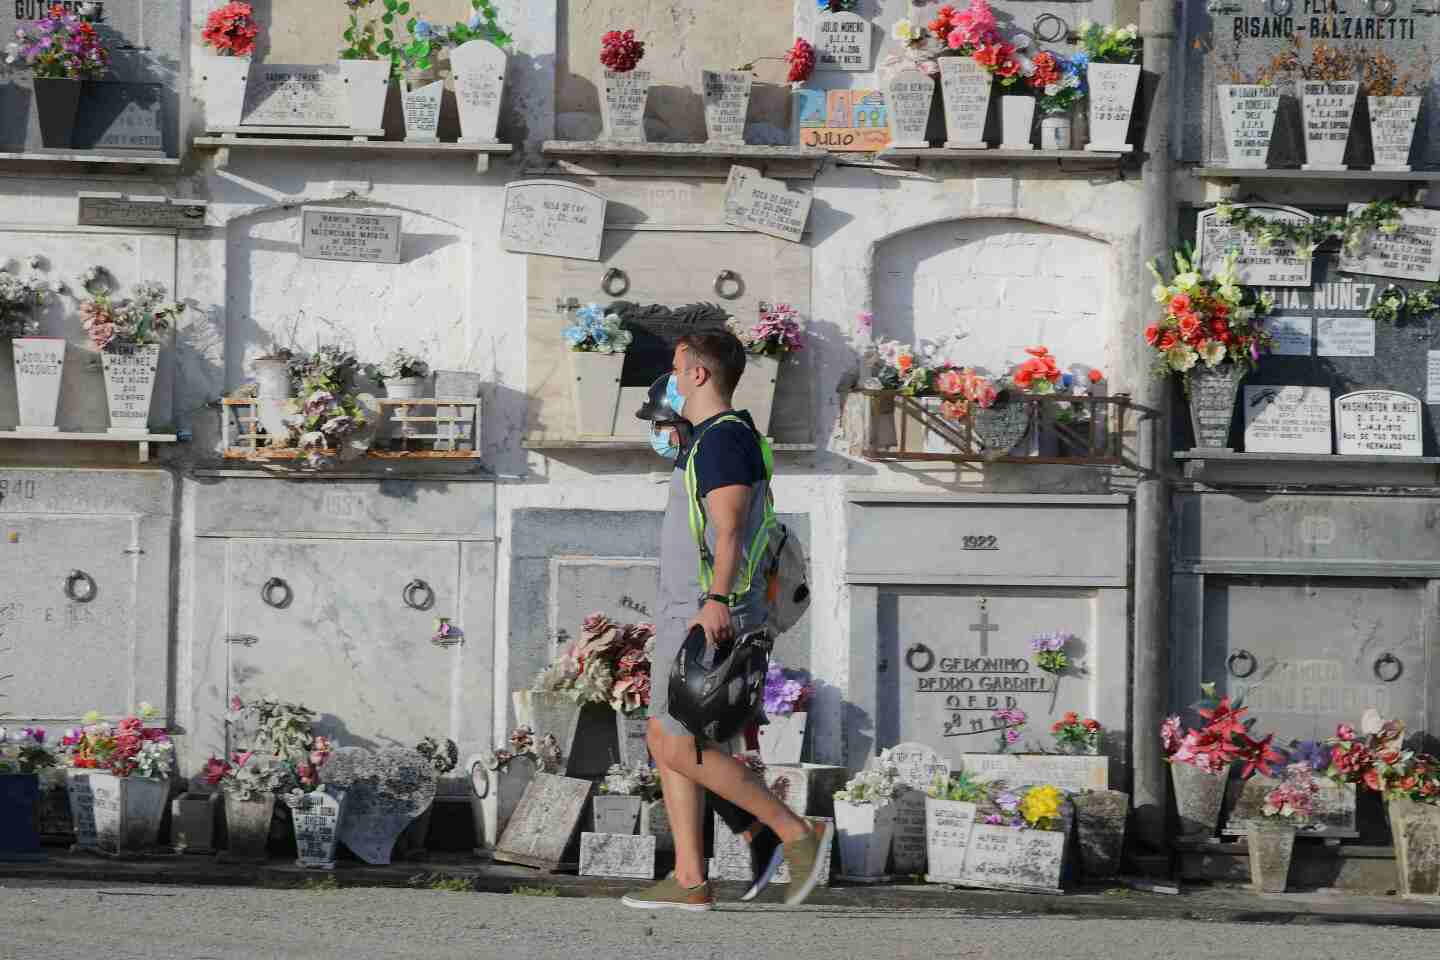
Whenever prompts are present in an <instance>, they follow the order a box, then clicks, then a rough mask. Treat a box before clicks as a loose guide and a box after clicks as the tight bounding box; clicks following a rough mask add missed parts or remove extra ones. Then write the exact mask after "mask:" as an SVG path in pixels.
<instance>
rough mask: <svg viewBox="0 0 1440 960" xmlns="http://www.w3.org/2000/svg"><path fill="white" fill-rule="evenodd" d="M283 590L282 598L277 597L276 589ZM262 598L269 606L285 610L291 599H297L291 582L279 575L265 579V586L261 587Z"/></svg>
mask: <svg viewBox="0 0 1440 960" xmlns="http://www.w3.org/2000/svg"><path fill="white" fill-rule="evenodd" d="M277 590H279V591H280V592H281V596H280V598H279V599H278V600H277V599H276V598H275V591H277ZM260 599H261V600H264V601H265V605H266V606H267V607H274V608H275V609H276V610H284V609H285V608H286V607H288V606H290V601H292V600H294V599H295V591H294V590H291V589H290V584H288V583H286V582H285V581H284V580H282V579H280V578H279V577H271V578H270V579H269V580H266V581H265V586H263V587H261V588H260Z"/></svg>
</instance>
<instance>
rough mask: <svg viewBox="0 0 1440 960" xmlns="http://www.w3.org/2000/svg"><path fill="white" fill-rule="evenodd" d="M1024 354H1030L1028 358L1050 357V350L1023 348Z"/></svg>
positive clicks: (1045, 348)
mask: <svg viewBox="0 0 1440 960" xmlns="http://www.w3.org/2000/svg"><path fill="white" fill-rule="evenodd" d="M1025 352H1026V353H1028V354H1030V356H1032V357H1048V356H1050V348H1049V347H1026V348H1025Z"/></svg>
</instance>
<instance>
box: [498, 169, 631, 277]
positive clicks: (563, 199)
mask: <svg viewBox="0 0 1440 960" xmlns="http://www.w3.org/2000/svg"><path fill="white" fill-rule="evenodd" d="M605 202H606V201H605V198H604V197H602V196H601V195H600V194H598V193H595V192H594V191H593V190H586V189H585V188H583V187H577V186H576V185H575V184H573V183H565V182H564V181H560V180H517V181H516V182H514V183H511V184H509V185H508V186H506V187H505V217H504V219H503V220H502V221H501V224H500V243H501V245H502V246H504V247H505V249H506V250H509V251H511V252H513V253H538V254H542V255H544V256H548V257H569V258H572V259H576V260H599V259H600V241H601V240H602V238H603V237H604V233H605Z"/></svg>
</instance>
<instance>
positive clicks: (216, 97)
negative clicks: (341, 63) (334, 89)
mask: <svg viewBox="0 0 1440 960" xmlns="http://www.w3.org/2000/svg"><path fill="white" fill-rule="evenodd" d="M200 71H201V72H200V86H201V88H202V89H203V90H204V91H205V125H206V127H207V128H208V129H211V130H218V129H219V128H221V127H238V126H240V120H241V119H242V117H243V116H244V114H245V85H246V83H247V82H248V81H249V79H250V58H249V57H205V58H204V59H203V60H202V61H201V63H200ZM352 122H353V121H352Z"/></svg>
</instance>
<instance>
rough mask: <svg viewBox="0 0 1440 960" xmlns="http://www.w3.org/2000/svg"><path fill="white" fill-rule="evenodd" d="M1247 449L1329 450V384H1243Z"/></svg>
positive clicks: (1293, 451)
mask: <svg viewBox="0 0 1440 960" xmlns="http://www.w3.org/2000/svg"><path fill="white" fill-rule="evenodd" d="M1244 414H1245V452H1246V453H1323V454H1328V453H1330V450H1331V443H1330V388H1329V387H1301V386H1294V385H1290V386H1279V387H1251V386H1247V387H1246V388H1245V405H1244Z"/></svg>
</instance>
